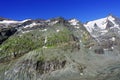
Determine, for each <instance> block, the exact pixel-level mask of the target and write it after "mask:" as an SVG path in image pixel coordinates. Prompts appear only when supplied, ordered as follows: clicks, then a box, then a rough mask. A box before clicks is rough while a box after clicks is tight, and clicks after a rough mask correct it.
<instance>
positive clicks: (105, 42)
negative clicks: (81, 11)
mask: <svg viewBox="0 0 120 80" xmlns="http://www.w3.org/2000/svg"><path fill="white" fill-rule="evenodd" d="M119 62H120V18H118V17H116V16H113V15H108V16H107V17H105V18H101V19H97V20H93V21H89V22H87V23H81V22H80V21H79V20H77V19H69V20H67V19H64V18H62V17H57V18H51V19H48V20H44V19H34V20H33V19H26V20H23V21H16V20H11V19H7V18H2V17H0V80H120V77H119V76H120V64H119Z"/></svg>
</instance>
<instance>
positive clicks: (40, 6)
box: [0, 0, 120, 22]
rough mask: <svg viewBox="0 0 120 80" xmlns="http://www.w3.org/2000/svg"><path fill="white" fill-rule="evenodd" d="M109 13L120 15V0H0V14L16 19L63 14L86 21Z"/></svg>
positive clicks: (52, 16) (47, 17) (45, 17)
mask: <svg viewBox="0 0 120 80" xmlns="http://www.w3.org/2000/svg"><path fill="white" fill-rule="evenodd" d="M108 14H113V15H115V16H118V17H120V0H0V16H1V17H6V18H10V19H15V20H23V19H26V18H32V19H36V18H43V19H49V18H54V17H58V16H62V17H64V18H66V19H70V18H77V19H78V20H80V21H82V22H86V21H90V20H94V19H98V18H102V17H106V16H107V15H108Z"/></svg>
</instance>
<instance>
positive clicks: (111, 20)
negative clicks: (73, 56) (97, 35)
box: [84, 15, 120, 32]
mask: <svg viewBox="0 0 120 80" xmlns="http://www.w3.org/2000/svg"><path fill="white" fill-rule="evenodd" d="M116 21H117V22H118V20H117V18H116V17H114V16H112V15H109V16H107V17H105V18H101V19H98V20H93V21H90V22H88V23H86V24H84V26H85V27H86V29H87V30H88V31H89V32H92V30H94V28H95V27H96V25H97V27H98V28H99V29H100V30H105V29H106V28H107V27H118V26H119V25H120V24H118V23H117V22H116ZM108 24H109V25H108Z"/></svg>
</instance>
